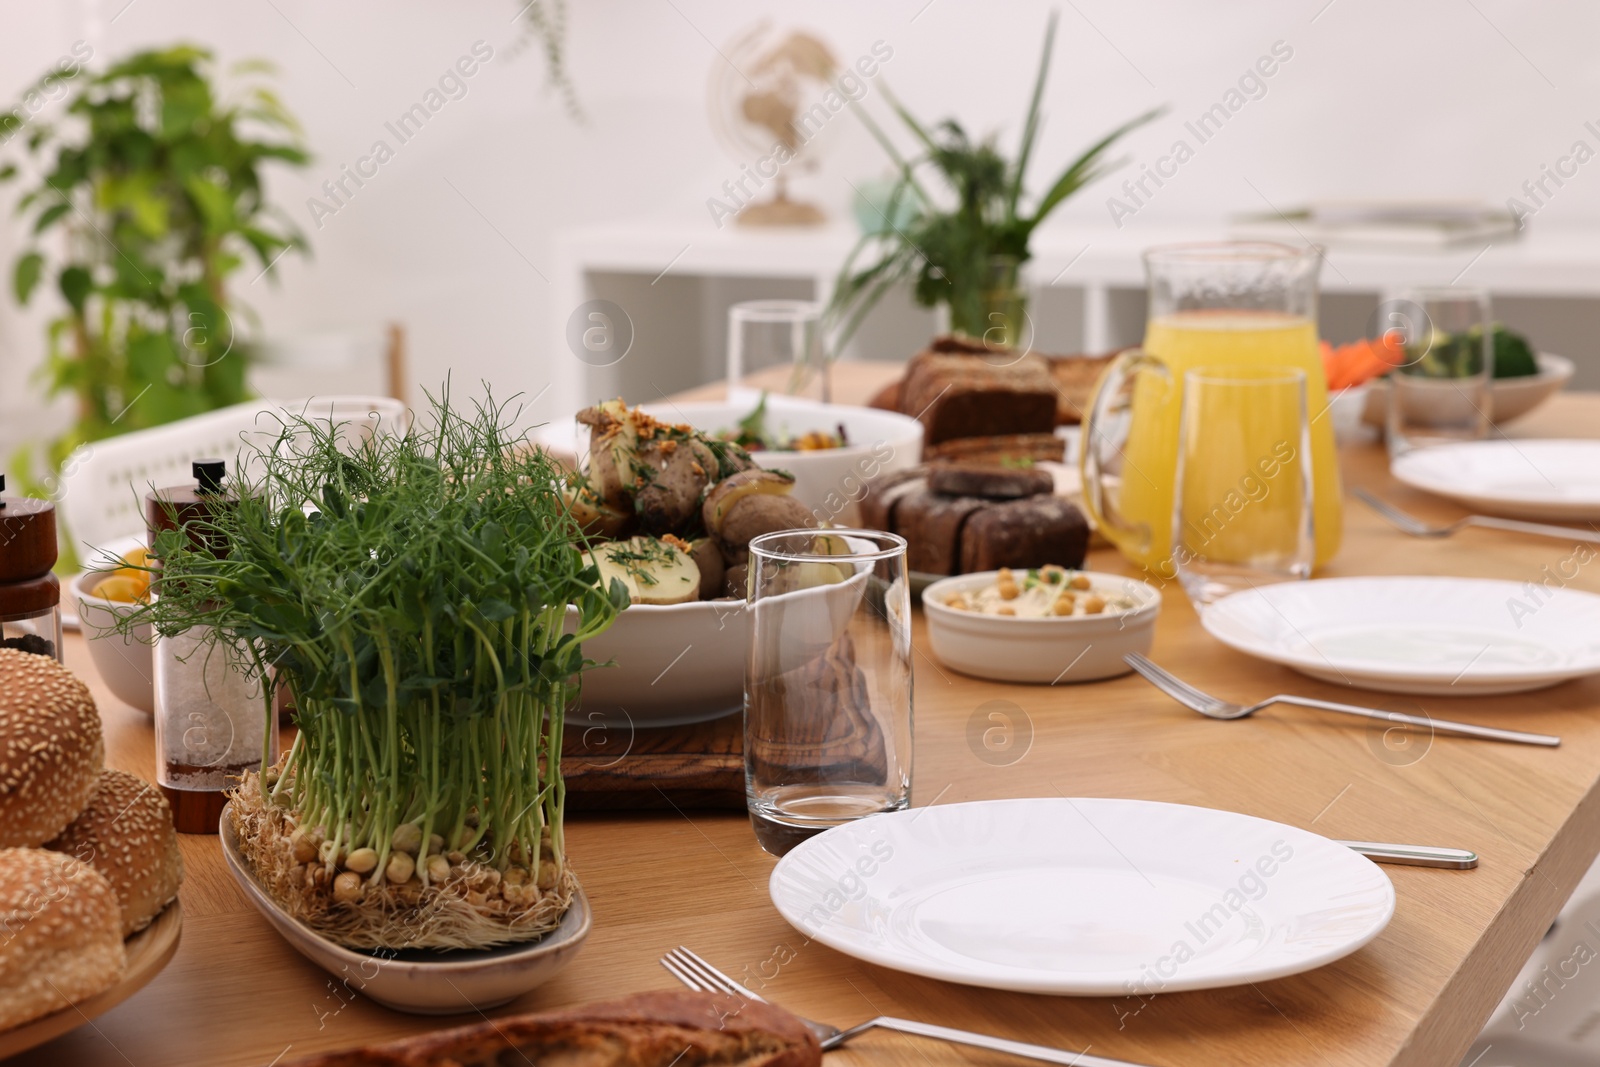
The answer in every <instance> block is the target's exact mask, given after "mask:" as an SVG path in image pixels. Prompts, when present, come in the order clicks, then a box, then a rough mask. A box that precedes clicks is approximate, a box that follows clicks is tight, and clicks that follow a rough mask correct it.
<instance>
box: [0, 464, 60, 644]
mask: <svg viewBox="0 0 1600 1067" xmlns="http://www.w3.org/2000/svg"><path fill="white" fill-rule="evenodd" d="M5 489H6V476H5V475H3V474H0V648H15V649H19V650H21V651H23V652H33V653H37V654H38V655H41V656H49V657H51V658H52V659H54V660H56V662H58V663H59V662H61V583H60V582H59V581H58V580H57V579H56V576H55V575H54V574H52V573H51V568H53V567H54V566H55V565H56V506H55V504H53V503H51V502H50V501H48V500H34V499H33V498H31V497H20V496H6V495H5Z"/></svg>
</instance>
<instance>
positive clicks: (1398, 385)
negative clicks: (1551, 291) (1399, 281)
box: [1381, 288, 1494, 456]
mask: <svg viewBox="0 0 1600 1067" xmlns="http://www.w3.org/2000/svg"><path fill="white" fill-rule="evenodd" d="M1381 319H1382V327H1383V329H1384V331H1385V332H1386V333H1387V334H1391V335H1395V336H1397V338H1398V340H1399V341H1400V343H1401V346H1402V347H1403V348H1404V350H1405V361H1404V362H1403V363H1402V364H1401V365H1400V366H1398V367H1396V368H1395V369H1394V371H1393V372H1392V373H1391V374H1390V375H1389V423H1388V431H1389V455H1390V456H1399V455H1403V454H1405V453H1406V452H1409V451H1411V450H1412V449H1414V448H1425V447H1427V446H1428V445H1435V444H1446V443H1449V442H1454V441H1478V440H1482V439H1483V438H1484V437H1486V436H1487V435H1488V433H1489V404H1490V400H1489V382H1490V378H1491V377H1492V375H1493V371H1494V366H1493V360H1494V352H1493V347H1492V343H1491V340H1492V339H1491V336H1490V329H1491V326H1490V316H1489V294H1488V293H1487V292H1485V291H1483V290H1482V289H1457V288H1436V289H1410V290H1406V291H1404V292H1402V293H1400V294H1399V295H1398V296H1397V297H1396V298H1394V299H1391V300H1386V301H1385V302H1384V304H1383V309H1382V315H1381Z"/></svg>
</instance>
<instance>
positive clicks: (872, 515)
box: [861, 467, 928, 533]
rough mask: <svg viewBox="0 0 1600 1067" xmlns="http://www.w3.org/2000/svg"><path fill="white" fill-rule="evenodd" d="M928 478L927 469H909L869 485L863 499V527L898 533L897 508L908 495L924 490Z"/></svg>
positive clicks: (896, 472)
mask: <svg viewBox="0 0 1600 1067" xmlns="http://www.w3.org/2000/svg"><path fill="white" fill-rule="evenodd" d="M927 476H928V469H927V468H926V467H907V468H905V469H904V470H898V471H895V472H893V473H892V474H888V475H886V476H884V477H883V478H880V479H878V480H877V481H875V482H873V483H872V484H871V485H869V486H868V487H867V492H866V495H865V496H863V497H862V498H861V525H862V527H863V528H864V529H868V530H885V531H888V532H889V533H894V532H896V530H897V527H896V526H895V519H894V512H895V506H896V505H897V504H898V503H899V501H900V500H901V498H903V497H904V496H905V495H906V494H907V493H911V492H915V491H916V490H918V489H921V488H923V485H924V483H925V482H926V481H927Z"/></svg>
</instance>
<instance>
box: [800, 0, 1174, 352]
mask: <svg viewBox="0 0 1600 1067" xmlns="http://www.w3.org/2000/svg"><path fill="white" fill-rule="evenodd" d="M1056 21H1057V15H1056V14H1055V13H1052V14H1051V16H1050V23H1049V27H1048V28H1047V29H1046V31H1045V37H1044V54H1043V56H1042V57H1041V58H1040V60H1039V73H1038V75H1037V77H1036V78H1035V79H1034V84H1033V96H1032V98H1031V99H1030V100H1029V102H1028V112H1027V117H1026V118H1025V120H1024V121H1023V124H1022V138H1021V142H1020V143H1019V145H1018V147H1017V154H1016V157H1015V158H1014V159H1007V158H1006V157H1005V156H1004V155H1002V154H1001V152H1000V149H999V148H998V147H997V145H996V143H995V139H994V138H992V137H991V138H988V139H985V140H979V141H975V140H973V139H972V137H971V136H969V135H968V133H967V131H966V130H965V129H964V128H963V127H962V126H961V124H960V123H959V122H957V121H956V120H955V119H946V120H944V121H943V122H940V123H938V124H937V125H935V126H933V127H931V128H930V127H928V126H927V125H925V124H924V123H922V122H919V121H918V120H917V119H916V118H915V117H913V116H912V114H911V112H910V111H908V110H907V109H906V108H905V106H904V105H902V104H901V103H900V102H899V101H898V100H897V99H895V97H894V96H893V94H891V93H890V92H889V90H888V88H887V87H886V86H885V87H884V89H883V93H884V98H885V99H886V100H888V101H889V104H890V106H891V107H892V108H893V110H894V112H895V114H896V115H897V116H899V118H900V121H901V122H902V123H903V124H904V125H905V127H906V129H907V130H908V131H910V133H911V135H912V137H913V138H914V139H915V141H916V143H917V146H918V149H919V151H918V154H916V155H914V156H911V157H909V158H907V157H906V156H905V155H903V154H902V153H901V152H900V151H899V150H898V149H896V148H895V146H894V142H893V141H891V140H890V138H889V137H888V135H887V134H885V133H884V131H883V130H882V128H881V127H879V126H878V124H877V123H876V122H874V121H873V120H872V118H871V117H870V116H868V115H867V113H866V112H865V111H864V110H862V109H860V108H857V112H856V113H857V114H858V115H859V116H860V117H861V120H862V122H863V123H864V124H865V125H866V127H867V129H868V130H869V131H870V132H871V133H872V135H873V137H874V138H876V139H877V141H878V143H879V144H880V145H882V146H883V149H884V151H885V152H886V153H888V155H889V158H890V159H891V160H892V161H893V163H894V166H895V168H896V171H897V179H896V182H895V185H894V187H893V189H892V190H891V191H890V192H889V194H888V197H887V206H886V207H884V208H883V209H882V214H883V216H884V217H885V219H899V218H900V217H902V215H903V214H904V213H905V211H906V209H907V206H908V205H909V206H912V207H913V208H914V213H913V214H912V215H911V217H910V220H909V222H907V223H906V224H904V225H884V226H882V227H878V228H876V229H875V231H874V232H868V233H865V234H864V235H863V236H862V238H861V239H860V241H858V242H857V243H856V246H855V247H854V248H853V249H852V250H851V252H850V255H849V256H848V257H847V258H846V259H845V263H844V266H843V268H841V270H840V272H839V279H838V282H837V284H836V286H835V288H834V296H833V300H832V301H831V303H830V304H829V316H828V317H829V321H830V324H831V326H832V327H833V329H834V330H835V331H836V333H835V344H837V345H842V344H843V343H844V341H846V340H848V339H849V337H850V336H851V335H852V334H853V333H854V332H855V330H856V328H857V327H858V326H859V325H860V324H861V320H862V319H863V318H865V317H866V315H867V313H868V312H869V311H871V310H872V308H873V307H874V306H875V305H876V304H877V302H878V301H879V300H880V299H881V298H882V297H883V294H884V293H886V292H888V291H889V290H890V289H891V288H893V287H895V286H896V285H900V284H903V283H905V282H908V281H909V282H910V283H911V285H912V293H913V295H914V296H915V298H916V300H917V302H918V303H919V304H921V305H923V306H924V307H938V306H941V305H942V306H944V307H947V308H948V309H949V314H950V328H951V329H952V330H953V331H954V332H955V333H958V334H962V335H965V336H967V337H971V338H977V339H982V340H985V341H988V342H989V343H991V344H999V345H1006V346H1010V345H1015V344H1017V343H1018V340H1019V338H1020V337H1021V336H1022V320H1023V313H1024V306H1025V298H1024V295H1023V293H1022V289H1021V287H1020V284H1019V274H1020V269H1021V267H1022V264H1023V263H1025V262H1027V260H1028V259H1029V258H1030V256H1031V254H1032V253H1031V252H1030V250H1029V247H1028V246H1029V242H1030V240H1031V239H1032V237H1033V231H1034V230H1035V229H1037V228H1038V226H1039V224H1040V223H1042V222H1043V221H1044V220H1045V219H1046V218H1047V217H1048V216H1049V214H1050V213H1051V212H1052V211H1054V210H1055V209H1056V208H1057V207H1059V206H1060V205H1061V203H1062V202H1063V201H1065V200H1066V199H1067V198H1068V197H1069V196H1071V195H1072V194H1073V193H1075V192H1077V191H1078V190H1079V189H1082V188H1083V187H1084V186H1086V185H1088V184H1089V183H1090V182H1093V181H1094V180H1096V179H1097V178H1099V177H1100V176H1101V175H1103V174H1104V173H1106V171H1108V170H1109V169H1111V168H1112V167H1113V166H1114V165H1115V164H1112V163H1109V162H1108V161H1107V160H1106V158H1105V154H1106V152H1107V150H1108V149H1110V148H1111V146H1112V145H1113V144H1115V143H1116V142H1117V140H1118V139H1120V138H1121V137H1122V136H1123V135H1124V134H1126V133H1128V132H1129V131H1130V130H1133V129H1135V128H1136V127H1138V126H1141V125H1143V124H1144V123H1146V122H1149V121H1150V120H1151V119H1153V118H1155V117H1156V115H1158V114H1159V113H1160V112H1159V111H1150V112H1146V113H1145V114H1143V115H1140V116H1139V117H1138V118H1135V119H1133V120H1132V121H1130V122H1127V123H1124V124H1123V125H1121V126H1119V127H1117V128H1116V129H1115V130H1113V131H1111V133H1109V134H1107V135H1106V136H1105V137H1102V138H1101V139H1100V140H1099V141H1097V142H1096V143H1095V144H1093V145H1092V146H1090V147H1089V149H1088V150H1087V151H1085V152H1084V153H1083V154H1082V155H1080V156H1079V157H1078V158H1077V159H1075V160H1073V161H1072V163H1071V164H1069V165H1068V166H1067V167H1066V169H1065V170H1063V171H1062V172H1061V173H1060V175H1059V176H1058V177H1057V178H1056V180H1055V181H1054V182H1052V183H1051V185H1050V187H1049V188H1048V189H1047V190H1045V192H1044V194H1043V195H1042V196H1040V197H1038V198H1037V199H1029V198H1028V197H1027V196H1026V194H1025V189H1024V182H1025V180H1026V176H1027V170H1028V163H1029V162H1030V160H1031V158H1032V155H1033V147H1034V140H1035V138H1036V137H1037V136H1038V133H1039V121H1040V114H1039V103H1040V100H1041V99H1042V98H1043V96H1044V86H1045V78H1046V75H1047V74H1048V73H1049V70H1050V54H1051V51H1052V49H1053V47H1054V44H1055V36H1056ZM925 171H931V172H932V174H933V176H934V177H935V178H937V179H938V183H939V184H938V185H934V186H932V187H931V188H930V184H929V183H927V182H925V181H924V179H923V177H922V176H921V174H922V172H925ZM940 186H942V187H943V188H942V189H941V188H940ZM934 190H938V192H940V193H942V194H943V195H942V196H941V195H935V192H934ZM863 259H870V260H871V262H870V264H869V265H867V266H861V265H860V263H861V261H862V260H863Z"/></svg>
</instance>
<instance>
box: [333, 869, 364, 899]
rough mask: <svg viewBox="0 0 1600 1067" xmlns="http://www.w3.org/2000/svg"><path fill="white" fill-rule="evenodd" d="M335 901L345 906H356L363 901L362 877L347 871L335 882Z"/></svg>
mask: <svg viewBox="0 0 1600 1067" xmlns="http://www.w3.org/2000/svg"><path fill="white" fill-rule="evenodd" d="M333 899H334V900H337V901H339V902H340V903H343V904H354V903H355V902H356V901H358V900H360V899H361V876H360V875H359V874H356V873H355V872H354V871H345V872H344V873H343V874H341V875H340V876H339V877H337V878H335V879H334V880H333Z"/></svg>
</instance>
